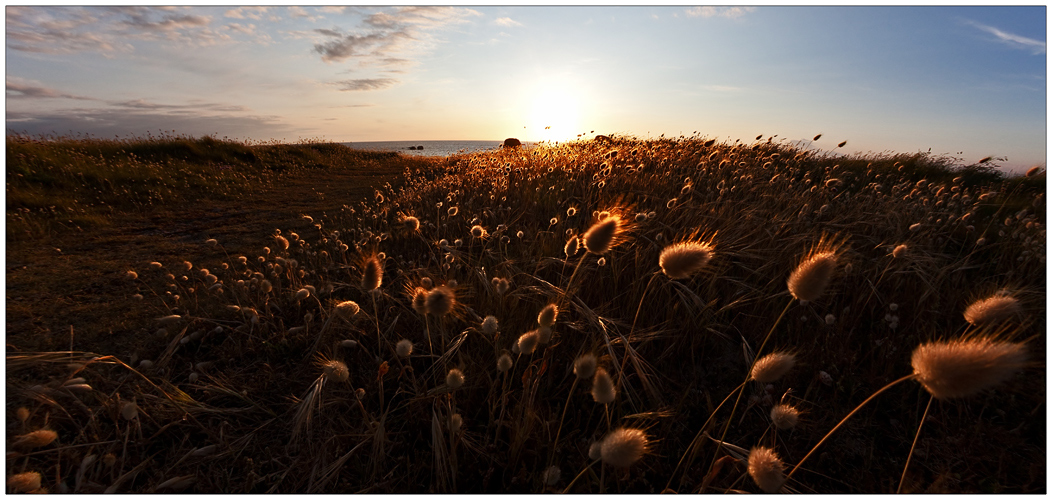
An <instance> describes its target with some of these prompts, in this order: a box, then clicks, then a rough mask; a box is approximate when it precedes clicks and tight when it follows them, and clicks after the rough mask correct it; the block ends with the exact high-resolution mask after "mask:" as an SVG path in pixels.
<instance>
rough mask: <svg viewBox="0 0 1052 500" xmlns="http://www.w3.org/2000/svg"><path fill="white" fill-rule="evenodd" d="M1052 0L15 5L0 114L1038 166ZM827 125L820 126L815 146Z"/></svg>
mask: <svg viewBox="0 0 1052 500" xmlns="http://www.w3.org/2000/svg"><path fill="white" fill-rule="evenodd" d="M1046 15H1047V13H1046V8H1045V7H1044V6H1029V7H1027V6H1024V7H917V8H913V7H886V6H876V7H832V6H814V7H791V6H755V7H693V6H676V5H672V6H663V7H643V6H596V7H591V6H581V7H540V6H516V7H513V6H460V7H416V8H397V7H348V8H342V7H190V8H162V7H128V6H125V7H59V6H51V7H10V6H9V7H7V8H6V19H7V30H6V33H7V44H6V51H5V55H6V67H7V76H6V79H7V99H6V109H7V130H8V131H9V132H11V131H17V132H22V131H24V132H28V133H32V134H37V133H48V132H52V131H53V132H57V133H60V134H65V133H69V132H73V133H88V134H93V135H96V136H101V137H108V136H109V137H112V136H114V135H120V136H127V135H145V133H146V132H151V133H154V134H156V133H157V132H158V131H162V130H164V131H171V130H174V131H175V132H176V133H178V134H190V135H203V134H215V135H217V136H220V137H222V136H228V137H231V138H239V139H252V140H268V139H278V140H285V141H295V140H298V139H307V138H321V139H327V140H333V141H374V140H442V139H469V140H470V139H479V140H500V139H503V138H505V137H518V138H520V139H525V140H540V139H551V140H565V139H572V138H575V137H576V135H577V134H579V133H583V132H590V131H592V130H594V131H595V132H596V133H619V134H629V135H635V136H637V137H643V138H645V137H656V136H659V135H661V134H665V135H667V136H678V135H680V134H683V135H691V134H692V133H693V132H695V131H697V132H699V133H700V134H702V135H705V136H708V137H715V138H718V139H721V140H722V139H727V140H731V141H733V140H734V139H742V140H751V139H753V138H754V137H755V136H757V135H760V134H764V135H765V136H771V135H777V139H783V138H784V139H786V140H800V139H807V138H810V137H812V136H814V135H815V134H818V133H821V134H823V139H822V140H821V141H820V142H819V143H816V144H815V146H816V147H822V148H830V149H831V148H833V147H835V145H836V143H838V142H840V141H844V140H846V141H848V144H847V146H845V148H844V149H843V150H842V151H845V152H856V151H857V152H876V153H879V152H884V151H888V152H916V151H927V150H928V149H929V148H930V149H931V151H932V152H933V153H936V154H950V155H954V156H959V157H961V158H962V161H966V162H972V161H977V160H978V159H980V158H982V157H985V156H990V155H993V156H997V157H1007V161H1005V162H1002V164H1003V165H1006V166H1008V167H1011V168H1013V169H1025V168H1027V167H1029V166H1033V165H1036V164H1042V163H1044V162H1045V157H1046V142H1047V129H1046V125H1047V118H1046V109H1047V91H1046V89H1047V81H1046V77H1047V69H1046V68H1047V65H1046V60H1047V54H1046V43H1045V38H1046V26H1047V20H1046ZM827 142H828V143H827Z"/></svg>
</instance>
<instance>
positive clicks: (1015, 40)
mask: <svg viewBox="0 0 1052 500" xmlns="http://www.w3.org/2000/svg"><path fill="white" fill-rule="evenodd" d="M966 22H967V23H968V24H970V25H972V26H974V27H976V28H979V29H980V30H983V31H985V32H987V33H989V34H991V35H993V36H995V37H996V38H997V41H998V42H1001V43H1003V44H1005V45H1008V46H1009V47H1013V48H1016V49H1024V50H1029V51H1031V52H1033V53H1034V54H1035V55H1036V54H1044V53H1045V42H1042V41H1040V40H1034V39H1033V38H1027V37H1025V36H1020V35H1016V34H1013V33H1008V32H1006V31H1001V30H999V29H997V28H995V27H993V26H987V25H985V24H980V23H977V22H975V21H966Z"/></svg>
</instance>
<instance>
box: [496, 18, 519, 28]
mask: <svg viewBox="0 0 1052 500" xmlns="http://www.w3.org/2000/svg"><path fill="white" fill-rule="evenodd" d="M493 23H494V24H496V25H497V26H507V27H512V26H522V23H520V22H518V21H516V20H514V19H512V18H510V17H498V18H497V19H494V20H493Z"/></svg>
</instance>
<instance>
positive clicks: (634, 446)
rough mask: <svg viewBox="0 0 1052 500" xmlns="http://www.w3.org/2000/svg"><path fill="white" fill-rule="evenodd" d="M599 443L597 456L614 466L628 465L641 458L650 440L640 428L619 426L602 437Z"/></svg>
mask: <svg viewBox="0 0 1052 500" xmlns="http://www.w3.org/2000/svg"><path fill="white" fill-rule="evenodd" d="M601 443H602V444H600V445H599V456H600V458H602V460H603V462H604V463H606V464H609V465H612V466H614V467H628V466H630V465H632V464H634V463H636V462H638V461H639V459H640V458H643V455H644V454H646V452H647V450H648V447H649V446H650V440H649V439H647V434H646V432H644V431H643V430H642V429H632V428H628V427H621V428H618V429H614V430H613V431H611V432H610V434H607V435H606V437H604V438H603V440H602V442H601Z"/></svg>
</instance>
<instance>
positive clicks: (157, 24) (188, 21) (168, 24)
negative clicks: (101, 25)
mask: <svg viewBox="0 0 1052 500" xmlns="http://www.w3.org/2000/svg"><path fill="white" fill-rule="evenodd" d="M150 14H151V12H149V11H141V12H135V13H134V14H132V15H131V19H126V20H124V21H121V22H122V23H124V24H126V25H128V26H133V27H135V28H138V29H141V30H147V31H177V30H179V29H183V28H193V27H197V26H208V23H209V21H210V20H211V18H209V17H207V16H196V15H183V16H179V15H173V14H167V15H164V16H161V18H160V19H157V20H151V17H153V16H151V15H150Z"/></svg>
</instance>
